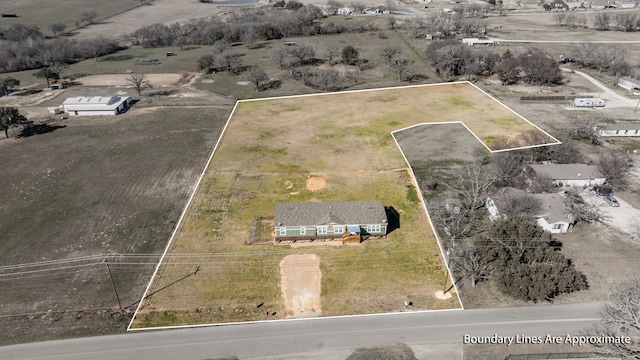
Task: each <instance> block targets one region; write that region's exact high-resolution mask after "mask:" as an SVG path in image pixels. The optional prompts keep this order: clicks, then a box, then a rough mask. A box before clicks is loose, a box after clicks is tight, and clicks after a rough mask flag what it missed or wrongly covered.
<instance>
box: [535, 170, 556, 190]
mask: <svg viewBox="0 0 640 360" xmlns="http://www.w3.org/2000/svg"><path fill="white" fill-rule="evenodd" d="M529 190H530V191H531V192H532V193H534V194H542V193H552V192H554V191H555V190H556V186H555V185H554V184H553V179H551V178H550V177H548V176H545V175H540V174H536V175H535V176H534V177H533V178H532V179H529Z"/></svg>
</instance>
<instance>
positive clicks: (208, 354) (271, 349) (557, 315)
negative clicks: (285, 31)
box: [0, 303, 602, 360]
mask: <svg viewBox="0 0 640 360" xmlns="http://www.w3.org/2000/svg"><path fill="white" fill-rule="evenodd" d="M601 306H602V303H579V304H567V305H544V306H529V307H508V308H495V309H477V310H451V311H439V312H415V313H396V314H386V315H378V316H351V317H338V318H314V319H302V320H290V321H271V322H263V323H248V324H238V325H225V326H213V327H200V328H187V329H178V330H164V331H144V332H135V333H128V334H123V335H112V336H100V337H91V338H80V339H69V340H58V341H49V342H41V343H32V344H21V345H12V346H7V347H0V359H32V360H38V359H65V360H67V359H68V360H73V359H140V358H145V359H154V360H163V359H171V360H173V359H210V358H216V357H222V356H231V355H236V356H238V357H239V358H241V359H242V358H246V357H255V356H266V355H277V354H293V353H308V352H318V351H327V352H329V351H338V350H345V349H355V348H357V347H362V346H374V345H387V344H397V343H404V344H407V345H410V346H419V345H429V344H460V343H462V341H463V338H464V336H465V334H468V335H470V336H492V335H494V334H498V335H500V336H515V335H525V336H546V335H547V334H551V335H557V336H566V335H567V334H570V335H579V331H580V330H581V329H583V328H585V327H586V326H588V325H589V324H591V323H592V322H593V321H594V320H596V319H597V317H598V313H599V309H600V307H601Z"/></svg>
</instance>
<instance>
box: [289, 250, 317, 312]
mask: <svg viewBox="0 0 640 360" xmlns="http://www.w3.org/2000/svg"><path fill="white" fill-rule="evenodd" d="M280 276H281V278H282V282H281V284H280V286H281V288H282V297H283V298H284V306H285V311H286V312H287V317H310V316H320V315H322V311H321V308H320V280H321V278H322V273H321V272H320V258H319V257H318V256H317V255H315V254H295V255H289V256H286V257H285V258H284V259H282V261H281V262H280Z"/></svg>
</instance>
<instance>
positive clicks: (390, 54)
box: [380, 44, 402, 66]
mask: <svg viewBox="0 0 640 360" xmlns="http://www.w3.org/2000/svg"><path fill="white" fill-rule="evenodd" d="M400 54H402V48H401V47H400V45H397V44H394V45H386V46H383V47H382V49H380V56H381V57H382V59H384V62H386V63H387V65H388V66H391V64H392V63H393V62H394V59H395V58H396V56H398V55H400Z"/></svg>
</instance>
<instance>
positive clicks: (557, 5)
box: [549, 0, 569, 10]
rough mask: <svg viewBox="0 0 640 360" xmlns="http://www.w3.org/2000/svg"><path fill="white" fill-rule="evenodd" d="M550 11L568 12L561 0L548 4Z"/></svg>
mask: <svg viewBox="0 0 640 360" xmlns="http://www.w3.org/2000/svg"><path fill="white" fill-rule="evenodd" d="M549 7H550V8H551V10H569V5H567V3H565V2H564V1H562V0H554V1H552V2H550V3H549Z"/></svg>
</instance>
